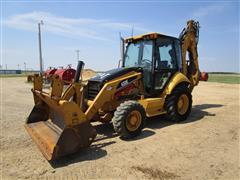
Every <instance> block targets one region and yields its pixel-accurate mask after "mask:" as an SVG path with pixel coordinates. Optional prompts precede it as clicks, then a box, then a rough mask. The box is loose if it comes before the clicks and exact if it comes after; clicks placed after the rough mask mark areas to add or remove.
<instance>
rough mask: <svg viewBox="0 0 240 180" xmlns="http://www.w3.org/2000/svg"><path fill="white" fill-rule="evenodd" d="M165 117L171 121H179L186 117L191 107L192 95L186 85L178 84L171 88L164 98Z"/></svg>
mask: <svg viewBox="0 0 240 180" xmlns="http://www.w3.org/2000/svg"><path fill="white" fill-rule="evenodd" d="M165 109H166V111H167V114H166V117H167V119H168V120H170V121H173V122H181V121H184V120H186V119H187V118H188V116H189V114H190V112H191V109H192V95H191V93H190V90H189V89H188V88H187V87H186V86H180V87H177V88H175V89H174V90H173V92H172V94H171V95H169V96H168V97H167V98H166V102H165Z"/></svg>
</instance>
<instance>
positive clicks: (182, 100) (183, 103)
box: [177, 94, 189, 115]
mask: <svg viewBox="0 0 240 180" xmlns="http://www.w3.org/2000/svg"><path fill="white" fill-rule="evenodd" d="M188 106H189V99H188V96H187V95H186V94H182V95H181V96H180V97H179V99H178V103H177V107H178V113H179V114H180V115H184V114H185V113H186V112H187V110H188Z"/></svg>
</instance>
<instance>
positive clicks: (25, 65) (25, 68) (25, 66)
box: [23, 62, 27, 74]
mask: <svg viewBox="0 0 240 180" xmlns="http://www.w3.org/2000/svg"><path fill="white" fill-rule="evenodd" d="M23 64H24V70H25V74H26V73H27V64H26V62H24V63H23Z"/></svg>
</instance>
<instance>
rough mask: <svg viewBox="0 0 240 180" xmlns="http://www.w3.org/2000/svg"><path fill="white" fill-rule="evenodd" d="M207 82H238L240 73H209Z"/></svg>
mask: <svg viewBox="0 0 240 180" xmlns="http://www.w3.org/2000/svg"><path fill="white" fill-rule="evenodd" d="M208 81H209V82H219V83H227V84H240V74H209V78H208Z"/></svg>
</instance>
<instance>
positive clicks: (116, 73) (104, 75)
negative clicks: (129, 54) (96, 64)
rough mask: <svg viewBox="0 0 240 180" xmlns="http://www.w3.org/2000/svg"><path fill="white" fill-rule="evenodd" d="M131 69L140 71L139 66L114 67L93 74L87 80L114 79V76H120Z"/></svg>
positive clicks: (102, 80) (104, 80)
mask: <svg viewBox="0 0 240 180" xmlns="http://www.w3.org/2000/svg"><path fill="white" fill-rule="evenodd" d="M131 71H136V72H139V71H142V68H140V67H130V68H116V69H111V70H109V71H106V72H104V73H102V74H99V75H97V76H94V77H93V78H91V79H89V81H95V82H100V83H103V82H107V81H110V80H112V79H115V78H116V77H119V76H122V75H124V74H126V73H129V72H131Z"/></svg>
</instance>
